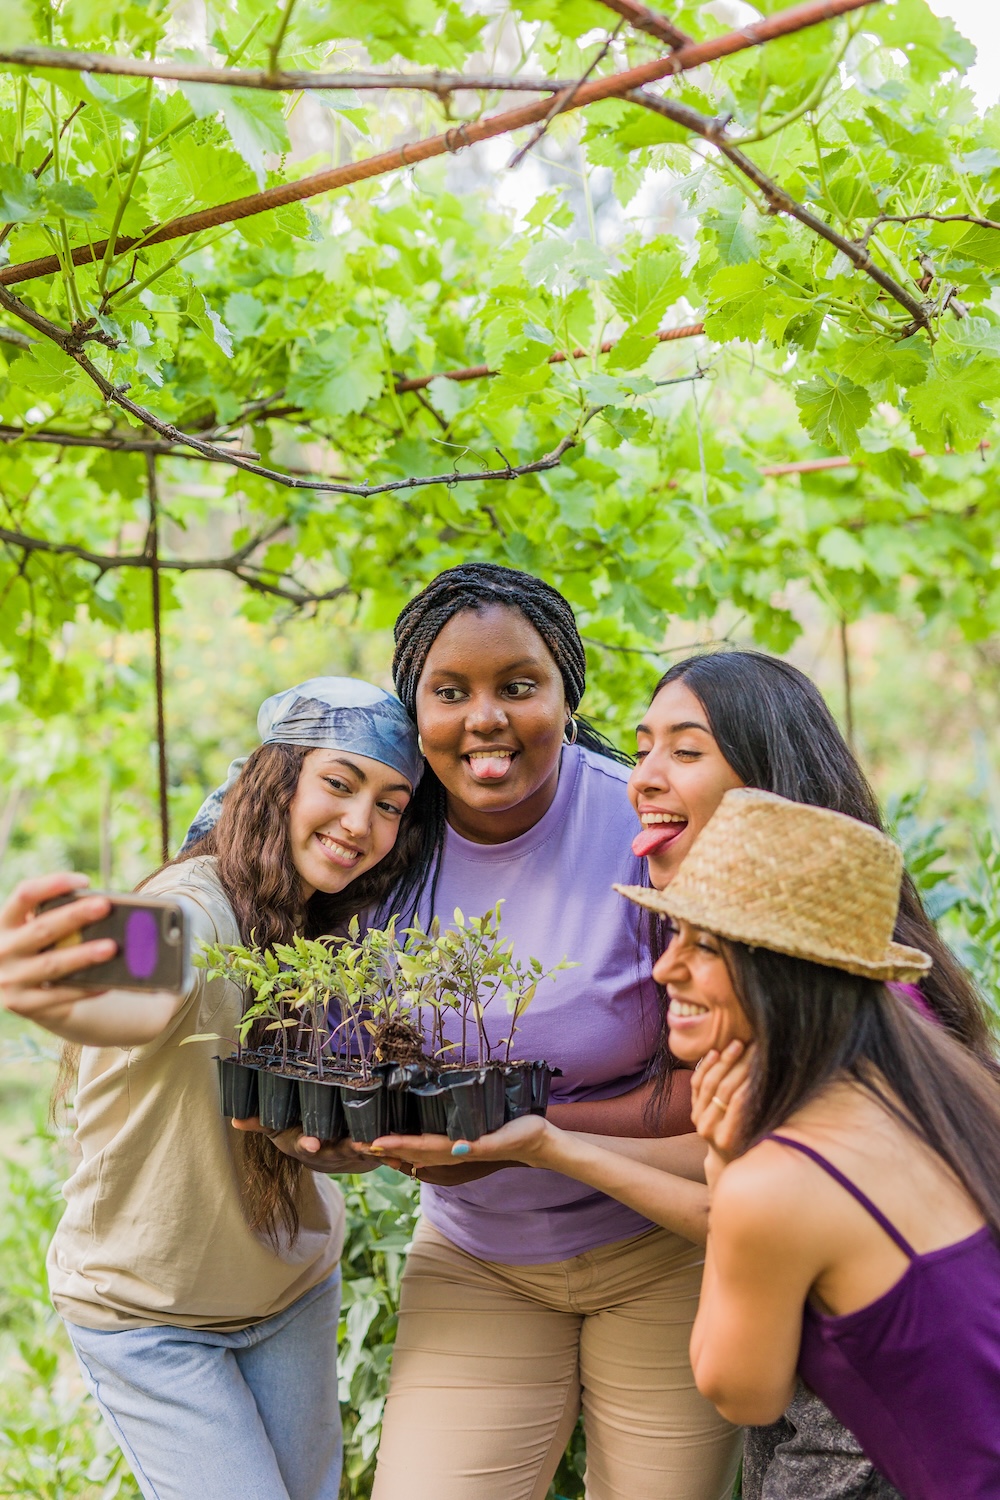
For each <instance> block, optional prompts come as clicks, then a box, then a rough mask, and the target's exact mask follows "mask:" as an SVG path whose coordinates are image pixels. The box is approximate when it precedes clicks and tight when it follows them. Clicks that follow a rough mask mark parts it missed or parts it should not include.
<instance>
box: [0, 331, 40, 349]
mask: <svg viewBox="0 0 1000 1500" xmlns="http://www.w3.org/2000/svg"><path fill="white" fill-rule="evenodd" d="M37 342H38V340H37V339H29V337H28V335H27V334H26V333H21V332H20V330H19V329H17V328H0V344H13V345H14V347H15V348H17V349H30V348H31V347H32V345H33V344H36V343H37Z"/></svg>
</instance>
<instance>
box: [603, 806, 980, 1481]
mask: <svg viewBox="0 0 1000 1500" xmlns="http://www.w3.org/2000/svg"><path fill="white" fill-rule="evenodd" d="M901 873H902V860H901V857H900V854H899V851H898V850H897V849H896V847H895V846H894V845H893V844H891V843H890V841H889V840H888V839H886V838H885V837H884V836H883V835H882V834H880V833H878V832H877V831H876V830H874V829H871V828H867V827H865V826H864V825H862V824H860V823H858V822H857V821H855V820H854V819H849V818H845V817H843V816H841V815H840V814H837V813H832V812H828V811H825V810H821V809H818V808H812V807H803V806H801V805H799V804H796V803H791V802H786V801H785V800H784V799H782V798H777V797H773V796H771V795H769V794H766V793H762V792H752V791H731V792H729V793H727V795H726V796H725V797H724V799H723V801H722V803H721V805H720V807H719V810H718V812H717V813H716V814H715V815H714V816H713V818H712V819H711V820H710V821H709V823H708V825H707V827H706V829H705V831H704V832H703V833H702V835H701V837H700V838H699V840H698V843H697V844H696V846H695V848H694V850H693V852H692V853H691V855H690V856H689V857H688V859H687V860H685V862H684V864H683V865H682V867H681V870H680V872H679V873H678V875H677V877H676V879H675V881H674V882H673V883H672V884H671V885H670V886H669V887H668V889H667V890H665V891H663V892H653V891H649V890H642V891H640V890H635V891H632V892H629V894H630V895H632V896H633V898H634V899H636V900H638V901H639V902H640V904H643V905H647V906H651V907H653V908H654V909H656V910H659V911H662V912H664V913H666V914H668V915H669V916H670V917H672V919H673V920H674V922H675V923H676V931H675V936H674V937H673V939H672V941H671V943H670V946H669V947H668V949H667V951H666V953H665V954H664V956H663V958H662V959H661V960H660V964H659V965H658V966H657V971H656V973H657V977H658V978H660V979H661V981H662V982H663V983H664V984H665V985H666V987H667V992H668V995H669V997H670V1012H669V1014H670V1028H671V1029H670V1037H671V1047H672V1049H673V1050H674V1052H675V1054H676V1055H678V1056H682V1057H683V1056H685V1055H686V1054H687V1052H688V1050H690V1052H691V1055H692V1056H699V1057H703V1058H704V1063H703V1064H702V1066H701V1069H700V1071H699V1074H698V1077H697V1079H696V1082H695V1088H694V1111H693V1113H694V1118H695V1121H696V1124H697V1128H698V1130H699V1132H700V1133H701V1134H702V1135H703V1136H704V1137H706V1138H707V1139H708V1140H709V1142H710V1150H709V1156H708V1164H707V1176H708V1181H709V1186H710V1189H711V1195H712V1196H711V1213H710V1231H709V1242H708V1255H707V1259H706V1267H705V1279H704V1284H703V1288H702V1295H701V1303H700V1307H699V1312H698V1317H697V1320H696V1322H695V1327H694V1333H693V1335H692V1341H691V1356H692V1364H693V1366H694V1370H695V1377H696V1380H697V1383H698V1388H699V1390H701V1391H702V1392H703V1394H705V1395H707V1396H708V1397H709V1398H710V1399H711V1400H713V1401H714V1402H715V1403H716V1405H717V1406H718V1407H719V1410H720V1411H721V1412H722V1413H723V1415H725V1416H727V1417H728V1418H729V1419H730V1420H731V1421H734V1422H742V1423H757V1424H759V1423H764V1422H769V1421H773V1420H774V1419H775V1418H776V1417H777V1416H778V1415H779V1414H780V1413H781V1412H782V1411H783V1410H784V1409H785V1407H786V1406H787V1404H788V1400H789V1397H790V1395H791V1393H792V1390H793V1388H794V1383H795V1378H796V1371H798V1372H799V1373H800V1374H801V1376H802V1378H803V1379H804V1380H805V1382H806V1383H807V1385H808V1386H809V1387H811V1388H812V1389H813V1390H814V1391H815V1392H816V1393H817V1394H818V1395H819V1396H820V1397H821V1399H822V1400H823V1401H824V1402H825V1403H826V1405H827V1406H828V1407H829V1408H830V1410H831V1411H832V1412H833V1413H834V1415H835V1416H836V1417H837V1418H838V1419H839V1420H840V1421H841V1422H842V1423H843V1424H844V1425H845V1426H846V1427H847V1428H849V1429H850V1431H852V1432H853V1433H854V1434H855V1436H856V1437H857V1438H858V1439H859V1441H860V1443H861V1445H862V1447H863V1448H864V1451H865V1452H866V1453H867V1454H868V1455H869V1457H870V1458H871V1459H872V1460H873V1461H874V1463H875V1464H876V1466H877V1467H878V1469H879V1470H880V1471H881V1472H882V1473H883V1474H884V1475H886V1477H887V1478H888V1479H889V1480H890V1481H891V1482H892V1484H894V1485H895V1486H896V1488H897V1489H898V1490H899V1491H900V1492H901V1494H902V1495H904V1496H905V1497H906V1500H986V1497H991V1500H995V1497H997V1496H998V1495H1000V1422H998V1420H997V1409H998V1404H1000V1246H998V1240H997V1235H998V1231H1000V1095H998V1090H997V1084H996V1082H995V1079H994V1078H993V1077H992V1076H991V1074H990V1072H989V1071H988V1069H987V1068H986V1067H985V1066H984V1065H983V1064H982V1063H981V1062H979V1061H978V1060H977V1059H975V1058H974V1057H973V1056H971V1055H970V1053H969V1052H968V1051H967V1050H966V1049H964V1048H962V1047H960V1046H959V1045H958V1044H957V1043H956V1042H955V1041H953V1040H952V1038H951V1037H949V1036H948V1035H947V1033H946V1032H945V1031H943V1029H942V1028H941V1027H940V1026H938V1025H935V1024H931V1023H929V1022H928V1021H926V1020H925V1019H924V1018H923V1017H921V1016H920V1015H919V1014H918V1013H917V1012H915V1010H914V1009H913V1008H912V1007H911V1006H910V1005H908V1004H906V1003H905V1002H903V1001H901V1000H900V999H899V998H898V997H897V996H895V995H893V994H892V993H891V992H890V991H889V990H887V988H886V984H887V983H888V982H891V981H900V980H911V979H914V978H917V977H919V975H920V974H921V973H923V972H925V971H926V970H927V968H928V967H929V963H930V960H929V959H928V958H927V956H926V955H925V954H923V953H922V952H921V951H920V950H918V949H913V948H907V947H904V946H903V945H902V944H900V943H897V942H894V941H893V940H892V931H893V924H894V921H895V916H896V908H897V905H898V899H899V886H900V877H901ZM736 1152H739V1154H736Z"/></svg>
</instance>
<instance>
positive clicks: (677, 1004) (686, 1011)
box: [667, 1000, 708, 1020]
mask: <svg viewBox="0 0 1000 1500" xmlns="http://www.w3.org/2000/svg"><path fill="white" fill-rule="evenodd" d="M667 1014H668V1016H673V1017H674V1018H675V1019H687V1020H689V1019H690V1018H691V1017H692V1016H707V1015H708V1006H707V1005H695V1004H694V1003H693V1001H691V1000H671V1002H670V1005H669V1007H668V1010H667Z"/></svg>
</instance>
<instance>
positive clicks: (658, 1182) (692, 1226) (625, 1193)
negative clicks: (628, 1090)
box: [533, 1130, 708, 1245]
mask: <svg viewBox="0 0 1000 1500" xmlns="http://www.w3.org/2000/svg"><path fill="white" fill-rule="evenodd" d="M617 1144H618V1143H616V1145H617ZM642 1144H643V1143H641V1142H629V1145H630V1146H641V1145H642ZM692 1154H693V1153H692ZM533 1164H534V1165H536V1166H540V1167H547V1168H548V1169H549V1170H550V1171H552V1172H561V1173H562V1174H563V1176H564V1177H572V1178H573V1179H574V1181H576V1182H585V1183H586V1184H587V1185H588V1186H589V1187H593V1188H597V1189H598V1191H599V1192H602V1193H607V1194H608V1196H609V1197H611V1198H617V1200H618V1201H619V1203H624V1204H625V1205H626V1206H627V1207H628V1208H633V1209H635V1211H636V1213H640V1214H642V1215H643V1216H644V1217H645V1218H647V1219H652V1220H653V1222H654V1224H662V1226H663V1228H664V1229H670V1230H672V1231H673V1233H674V1234H679V1235H681V1236H683V1238H684V1239H686V1240H691V1241H692V1242H694V1243H695V1244H701V1245H703V1244H704V1243H705V1239H706V1236H707V1234H708V1189H707V1187H706V1186H705V1184H704V1183H703V1182H697V1181H692V1180H691V1179H690V1178H688V1177H685V1176H679V1175H676V1174H675V1173H673V1172H667V1171H663V1170H662V1169H661V1168H660V1167H656V1166H650V1165H649V1164H648V1162H645V1161H640V1160H637V1159H636V1158H635V1156H634V1155H633V1153H632V1152H631V1151H622V1150H620V1149H615V1148H611V1149H608V1148H606V1147H605V1146H603V1145H598V1144H596V1143H595V1142H594V1141H593V1140H591V1139H588V1138H587V1137H585V1136H580V1135H577V1134H574V1133H573V1132H571V1131H560V1130H553V1131H550V1132H547V1134H546V1137H545V1141H544V1146H543V1149H542V1151H541V1152H540V1153H539V1154H538V1156H537V1157H536V1158H535V1160H534V1162H533Z"/></svg>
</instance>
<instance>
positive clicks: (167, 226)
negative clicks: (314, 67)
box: [0, 0, 878, 286]
mask: <svg viewBox="0 0 1000 1500" xmlns="http://www.w3.org/2000/svg"><path fill="white" fill-rule="evenodd" d="M877 3H878V0H806V3H805V4H802V5H793V6H790V7H789V8H788V9H787V10H783V11H779V12H778V14H777V15H774V16H769V17H767V18H766V19H765V20H762V21H755V22H753V23H752V24H751V25H748V26H743V27H740V28H739V29H737V30H736V31H730V32H726V34H725V35H724V36H721V37H715V38H714V39H713V40H712V41H708V42H693V43H691V44H689V45H686V46H684V47H680V48H679V49H678V50H677V51H675V52H671V53H669V54H668V56H666V57H662V58H654V59H653V60H652V61H651V62H647V63H643V64H642V65H641V66H639V67H635V68H626V69H625V70H624V71H623V72H621V73H610V74H607V75H605V76H604V77H601V78H593V79H591V80H590V81H589V82H588V83H585V84H583V85H582V86H581V87H580V88H578V89H577V90H576V93H575V95H574V97H573V98H572V100H571V101H570V102H569V103H568V104H566V105H565V106H563V111H565V110H575V109H583V108H585V107H586V106H587V105H588V104H594V103H596V102H597V101H598V100H601V99H611V98H621V97H629V96H630V95H632V94H633V93H635V94H636V95H639V97H638V98H637V100H636V102H639V103H646V99H647V96H646V95H641V94H640V91H641V90H642V88H643V87H644V86H645V85H646V84H647V83H654V82H656V81H657V80H658V79H662V78H666V77H670V76H672V75H673V74H676V73H682V72H685V71H687V70H688V69H691V68H696V67H700V66H701V65H702V64H703V63H707V62H713V61H715V60H717V59H718V58H720V57H728V56H730V55H731V54H732V53H734V52H741V51H744V50H745V49H746V48H748V47H759V46H761V45H763V43H765V42H768V41H771V40H773V39H774V38H775V37H779V36H788V35H790V34H791V33H793V32H797V31H802V30H804V29H805V28H806V27H809V26H816V25H818V24H819V23H820V22H822V21H828V20H831V19H832V18H833V17H835V16H840V15H844V14H846V13H847V12H848V11H854V10H860V9H861V8H863V7H864V6H867V5H871V4H877ZM648 97H649V98H650V99H653V96H652V95H650V96H648ZM648 107H649V108H654V109H655V108H657V107H658V101H654V102H653V103H651V104H649V105H648ZM550 108H551V104H550V101H549V100H548V99H543V100H541V101H540V102H536V103H534V104H526V105H522V106H521V107H520V108H518V109H511V110H505V111H503V112H502V113H500V114H497V115H490V116H488V117H487V118H486V119H484V120H476V121H473V122H472V123H469V124H462V125H458V126H453V127H452V128H451V129H450V130H446V131H444V133H443V134H441V135H436V136H429V137H426V138H425V139H424V140H422V141H415V142H413V143H411V144H406V145H403V146H397V147H394V148H393V149H392V150H391V151H383V152H380V153H379V154H378V155H376V156H370V157H368V158H366V159H365V160H364V161H360V162H352V163H350V164H348V165H346V166H341V167H331V168H328V169H327V170H326V171H323V172H316V173H313V174H312V175H311V176H308V177H303V178H300V179H299V180H298V181H297V182H285V183H280V184H279V185H277V186H276V187H271V188H265V190H264V191H263V192H260V193H252V194H250V195H249V196H247V197H244V198H235V199H232V200H230V201H229V202H228V203H220V204H218V205H216V206H215V207H214V208H206V209H201V210H199V211H197V212H196V213H191V214H183V215H181V216H180V217H179V218H176V219H170V220H168V221H167V222H166V223H164V224H159V225H154V226H151V227H150V228H149V229H147V230H146V232H145V233H144V234H142V235H139V236H129V235H126V236H123V237H121V238H119V239H118V240H117V241H116V242H115V245H114V251H113V253H114V254H115V255H121V254H124V253H125V252H126V251H128V250H131V249H134V248H136V247H138V246H142V247H146V246H148V245H158V244H162V243H164V242H165V241H167V240H174V239H180V238H182V237H184V236H186V235H191V234H199V233H201V231H202V230H205V229H213V228H215V227H216V226H217V225H219V224H232V223H236V222H237V221H238V220H241V219H247V218H251V217H253V216H254V215H256V214H259V213H264V212H266V211H267V210H269V209H275V208H283V207H285V206H286V205H287V204H289V203H299V202H302V201H303V200H304V199H306V198H313V197H316V196H317V194H319V193H326V192H331V191H332V190H333V189H335V188H341V187H346V186H348V185H349V184H351V183H355V182H363V181H367V180H368V179H370V178H372V177H381V176H383V175H384V174H385V173H387V172H393V171H399V170H400V169H401V168H404V167H412V166H415V165H416V164H417V163H418V162H422V161H429V160H431V158H433V157H437V156H443V155H445V154H446V153H448V152H452V153H454V152H457V151H459V150H461V149H462V147H463V146H473V145H476V144H477V143H479V142H480V141H486V140H492V139H493V138H494V137H496V136H498V135H506V134H508V133H509V132H511V131H514V130H520V129H522V128H524V127H525V126H527V125H536V124H538V123H539V121H542V120H544V119H545V118H546V116H547V115H548V113H549V110H550ZM694 113H695V112H694V111H691V114H692V115H694ZM696 118H697V119H698V120H701V119H702V118H703V117H702V116H700V115H699V116H696ZM692 128H694V127H692ZM755 170H756V169H755ZM789 201H791V200H789ZM816 222H817V223H819V222H821V221H819V220H817V221H816ZM824 227H825V226H824ZM845 243H850V242H849V241H845ZM107 248H108V243H107V241H106V240H98V241H97V242H95V243H93V244H90V243H88V244H86V245H77V246H76V247H75V248H74V249H73V250H72V252H71V255H70V257H69V259H70V260H71V261H72V264H73V265H85V264H87V263H90V262H99V261H100V260H101V259H102V257H103V256H104V255H105V253H106V251H107ZM854 251H855V254H856V255H860V256H861V257H863V258H864V257H865V252H864V251H863V250H858V249H857V247H856V246H855V247H854ZM61 269H62V267H61V265H60V262H59V258H58V256H55V255H45V256H40V257H38V258H37V259H36V260H30V261H22V262H19V263H16V264H14V265H10V266H5V267H3V268H2V269H0V286H13V285H14V284H16V283H17V282H21V281H30V280H32V279H33V278H34V277H36V276H48V275H50V274H51V273H52V272H54V271H59V270H61Z"/></svg>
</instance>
